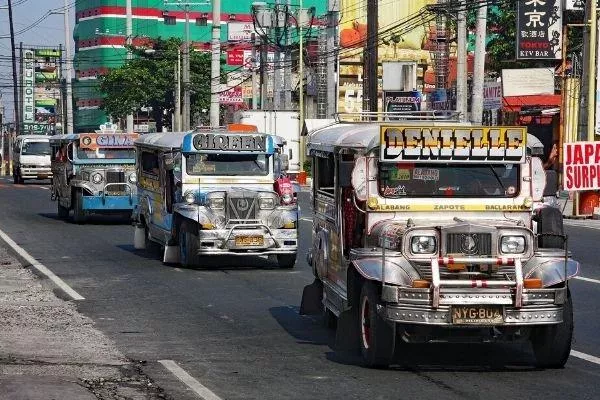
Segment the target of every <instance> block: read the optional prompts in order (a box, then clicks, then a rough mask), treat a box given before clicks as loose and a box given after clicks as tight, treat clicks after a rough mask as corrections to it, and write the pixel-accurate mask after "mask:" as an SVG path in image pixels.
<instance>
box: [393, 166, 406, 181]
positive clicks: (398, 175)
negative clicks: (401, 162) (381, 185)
mask: <svg viewBox="0 0 600 400" xmlns="http://www.w3.org/2000/svg"><path fill="white" fill-rule="evenodd" d="M390 179H391V180H393V181H410V170H408V169H397V170H392V171H390Z"/></svg>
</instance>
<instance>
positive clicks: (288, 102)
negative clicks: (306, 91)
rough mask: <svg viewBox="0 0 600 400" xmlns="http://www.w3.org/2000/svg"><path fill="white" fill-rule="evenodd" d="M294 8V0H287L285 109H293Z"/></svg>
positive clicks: (284, 76)
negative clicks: (291, 19) (292, 16)
mask: <svg viewBox="0 0 600 400" xmlns="http://www.w3.org/2000/svg"><path fill="white" fill-rule="evenodd" d="M291 9H292V0H287V4H286V13H285V30H286V33H285V58H284V61H283V62H284V66H285V67H284V69H283V70H284V74H283V90H284V93H283V108H284V109H285V110H291V109H292V53H291V51H290V46H291V45H292V32H291V29H290V27H289V19H290V11H291Z"/></svg>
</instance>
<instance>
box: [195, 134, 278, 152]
mask: <svg viewBox="0 0 600 400" xmlns="http://www.w3.org/2000/svg"><path fill="white" fill-rule="evenodd" d="M193 144H194V148H195V149H196V150H200V151H205V150H210V151H256V152H263V153H264V152H266V151H267V137H266V136H259V135H222V134H213V133H199V134H197V135H195V136H194V140H193Z"/></svg>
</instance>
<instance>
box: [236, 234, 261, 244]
mask: <svg viewBox="0 0 600 400" xmlns="http://www.w3.org/2000/svg"><path fill="white" fill-rule="evenodd" d="M264 243H265V239H264V238H263V237H262V236H237V237H236V238H235V245H236V246H262V245H264Z"/></svg>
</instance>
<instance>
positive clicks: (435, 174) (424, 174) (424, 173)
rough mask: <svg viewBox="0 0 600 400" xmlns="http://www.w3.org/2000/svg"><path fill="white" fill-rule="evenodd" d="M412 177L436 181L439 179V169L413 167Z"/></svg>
mask: <svg viewBox="0 0 600 400" xmlns="http://www.w3.org/2000/svg"><path fill="white" fill-rule="evenodd" d="M413 179H416V180H420V181H435V182H437V181H439V180H440V170H439V169H434V168H415V169H414V171H413Z"/></svg>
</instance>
